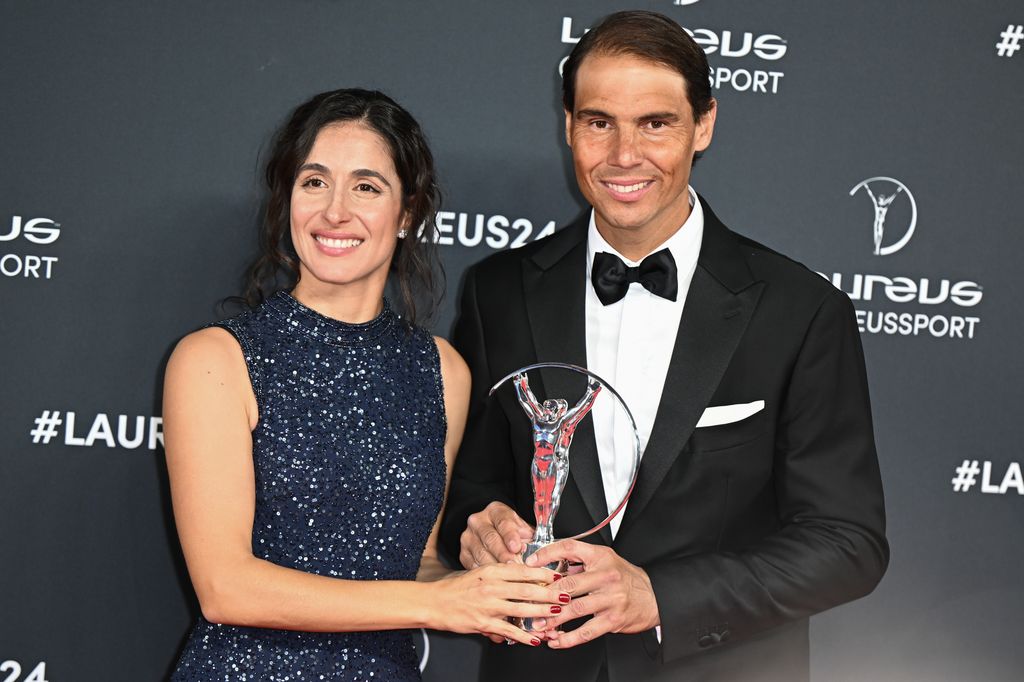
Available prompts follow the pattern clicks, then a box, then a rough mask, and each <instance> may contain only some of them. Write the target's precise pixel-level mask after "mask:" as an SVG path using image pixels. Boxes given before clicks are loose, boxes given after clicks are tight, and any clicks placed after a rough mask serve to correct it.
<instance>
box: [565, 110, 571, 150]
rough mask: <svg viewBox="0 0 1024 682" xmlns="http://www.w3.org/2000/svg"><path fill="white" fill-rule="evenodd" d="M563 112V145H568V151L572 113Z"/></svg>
mask: <svg viewBox="0 0 1024 682" xmlns="http://www.w3.org/2000/svg"><path fill="white" fill-rule="evenodd" d="M563 111H565V143H566V144H567V145H569V149H572V112H571V111H569V110H568V109H564V110H563Z"/></svg>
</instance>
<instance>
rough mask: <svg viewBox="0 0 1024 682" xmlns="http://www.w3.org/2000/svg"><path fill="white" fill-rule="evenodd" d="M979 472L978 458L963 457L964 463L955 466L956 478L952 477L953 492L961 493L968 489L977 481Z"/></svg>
mask: <svg viewBox="0 0 1024 682" xmlns="http://www.w3.org/2000/svg"><path fill="white" fill-rule="evenodd" d="M980 473H981V467H979V466H978V460H976V459H965V460H964V463H963V464H961V465H960V466H958V467H957V468H956V478H954V479H953V492H956V493H963V492H967V491H968V490H970V489H971V487H972V486H973V485H974V484H975V483H976V482H977V478H978V474H980Z"/></svg>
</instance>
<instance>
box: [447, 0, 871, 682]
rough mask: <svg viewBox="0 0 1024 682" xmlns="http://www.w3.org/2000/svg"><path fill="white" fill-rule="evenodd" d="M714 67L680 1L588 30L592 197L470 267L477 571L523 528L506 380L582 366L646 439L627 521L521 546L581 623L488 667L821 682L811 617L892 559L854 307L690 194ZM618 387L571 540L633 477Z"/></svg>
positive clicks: (586, 472)
mask: <svg viewBox="0 0 1024 682" xmlns="http://www.w3.org/2000/svg"><path fill="white" fill-rule="evenodd" d="M708 73H709V70H708V65H707V61H706V58H705V56H704V53H703V52H702V51H701V50H700V48H699V47H698V46H697V45H696V43H694V41H693V40H692V39H690V37H689V36H688V35H687V34H686V33H685V32H684V31H683V30H681V29H680V28H679V27H678V26H677V25H676V24H674V23H673V22H671V21H670V20H668V19H667V18H665V17H662V16H660V15H657V14H653V13H649V12H621V13H617V14H613V15H611V16H610V17H608V18H606V19H605V20H604V21H603V22H602V23H601V24H600V25H598V26H596V27H594V28H593V29H592V30H591V31H590V32H589V33H587V34H586V35H585V36H584V37H583V38H582V39H581V40H580V42H579V43H578V44H577V46H576V48H575V49H574V50H573V53H572V54H571V55H570V57H569V59H568V60H567V61H566V64H565V68H564V73H563V101H564V105H565V122H566V125H565V133H566V140H567V142H568V144H569V147H570V148H571V150H572V156H573V163H574V166H575V171H576V177H577V181H578V182H579V185H580V189H581V191H582V192H583V195H584V196H585V197H586V198H587V200H588V202H589V203H590V204H591V206H593V212H592V213H589V214H587V215H584V216H583V217H582V218H581V219H580V220H578V221H577V222H576V223H574V224H572V225H569V226H568V227H566V228H565V229H564V230H561V231H559V232H558V233H556V234H555V235H553V236H551V237H549V238H547V239H545V240H542V241H539V242H537V243H535V244H532V245H530V246H528V247H524V248H522V249H519V250H516V251H510V252H503V253H499V254H495V255H494V256H492V257H490V258H488V259H487V260H485V261H484V262H483V263H481V264H479V265H478V266H476V267H474V268H471V269H470V270H469V271H468V272H467V275H466V280H465V289H464V293H463V297H462V303H461V311H460V317H459V320H458V323H457V325H456V329H455V335H454V340H455V345H456V347H457V348H458V349H459V351H460V352H461V353H462V354H463V355H464V357H465V358H466V361H467V362H468V363H469V366H470V369H471V371H472V373H473V394H472V399H471V406H470V416H469V424H468V428H467V432H466V436H465V439H464V441H463V446H462V450H461V454H460V457H459V459H458V462H457V464H456V468H455V472H454V478H453V482H452V490H451V493H450V499H449V504H448V509H447V512H446V517H445V521H444V524H443V528H442V539H443V541H444V542H445V543H446V545H447V547H448V548H449V551H452V552H453V553H458V555H459V557H460V560H461V561H462V563H463V564H464V565H466V566H467V567H468V566H473V565H476V564H482V563H487V562H491V561H508V560H511V559H514V558H515V557H516V556H517V554H518V552H520V551H521V550H522V548H523V546H524V544H525V541H526V540H528V539H529V538H530V529H529V525H528V524H527V521H529V522H531V523H532V521H533V519H532V518H531V516H532V512H531V509H532V495H531V489H530V479H529V466H530V461H531V455H532V452H531V441H530V438H529V435H528V434H529V424H528V422H527V421H526V419H525V416H524V415H523V413H522V410H521V409H520V407H519V405H518V404H516V402H515V398H514V396H512V395H509V393H510V392H508V391H502V392H499V394H497V395H495V396H494V397H493V398H491V399H488V397H487V390H488V388H489V387H490V386H491V385H492V384H493V383H494V382H495V381H496V380H498V379H500V378H501V377H503V376H505V375H506V374H507V373H509V372H511V371H513V370H515V369H517V368H519V367H522V366H525V365H528V364H531V363H534V362H544V361H550V362H568V363H573V364H578V365H584V366H587V367H588V368H589V369H591V370H592V371H594V372H595V373H596V374H598V375H599V376H602V377H604V378H605V379H607V380H609V382H610V383H612V384H613V385H614V386H615V387H616V388H617V389H618V390H619V392H620V393H622V394H623V396H624V398H625V400H626V402H627V403H628V404H629V405H630V407H631V409H632V410H633V412H634V413H635V416H636V419H637V424H638V430H639V432H640V437H641V444H642V446H643V458H642V463H641V467H640V472H639V476H638V479H637V483H636V488H635V489H634V491H633V494H632V496H631V497H630V499H629V502H628V504H627V506H626V510H625V512H624V516H623V518H622V519H621V523H613V524H612V525H611V527H610V528H604V529H602V530H601V531H600V533H599V534H596V535H593V536H591V537H589V538H587V542H578V541H569V542H562V543H556V544H555V545H551V546H549V547H548V548H545V549H543V550H541V551H540V552H538V553H537V554H536V555H535V556H534V557H533V558H531V559H530V560H529V561H530V562H542V563H543V562H548V561H554V560H556V559H568V560H570V561H573V562H578V563H582V564H583V567H584V570H583V572H582V573H578V574H575V575H570V576H567V577H566V578H563V579H562V580H561V581H559V582H558V583H556V584H555V586H554V588H553V589H558V590H560V591H563V592H565V593H567V594H569V595H570V596H571V598H572V600H571V602H569V603H568V604H567V605H566V606H565V607H564V608H563V609H562V612H561V613H560V614H558V615H553V616H552V617H551V618H550V619H547V623H546V627H549V628H554V627H557V626H560V625H562V624H563V623H568V625H567V626H566V627H565V631H564V632H562V633H561V634H558V635H554V636H553V638H552V639H550V640H549V641H546V642H545V643H544V645H543V646H540V647H536V648H533V649H530V648H524V647H499V646H489V647H486V650H485V652H484V655H483V661H482V670H481V679H482V680H487V682H494V681H500V680H522V679H526V676H529V678H530V679H532V678H535V677H542V678H544V679H557V680H559V681H560V682H575V681H577V680H579V681H580V682H583V681H586V682H593V681H594V680H611V681H613V682H614V681H620V680H621V681H628V682H633V681H635V680H723V681H724V680H729V681H736V680H779V681H783V680H784V681H785V682H794V681H796V680H806V679H808V658H809V656H808V620H807V619H808V617H809V616H810V615H811V614H814V613H817V612H820V611H822V610H824V609H827V608H830V607H832V606H835V605H837V604H840V603H843V602H845V601H849V600H851V599H856V598H858V597H860V596H863V595H864V594H867V593H868V592H870V591H871V590H872V589H873V588H874V586H875V585H876V584H877V582H878V580H879V579H880V578H881V576H882V574H883V572H884V571H885V568H886V565H887V562H888V546H887V544H886V541H885V536H884V526H885V520H884V510H883V503H882V491H881V483H880V479H879V471H878V462H877V457H876V454H875V448H874V440H873V435H872V426H871V411H870V406H869V403H868V390H867V384H866V375H865V370H864V363H863V354H862V350H861V346H860V339H859V335H858V332H857V325H856V321H855V318H854V314H853V308H852V305H851V303H850V301H849V299H848V298H847V297H846V296H845V295H844V294H842V293H841V292H840V291H839V290H837V289H835V288H833V287H832V286H831V285H830V284H829V283H828V282H827V281H825V280H824V279H822V278H821V277H819V276H817V275H815V274H813V273H812V272H810V271H809V270H807V269H806V268H804V267H803V266H801V265H799V264H797V263H794V262H793V261H790V260H788V259H787V258H785V257H783V256H780V255H779V254H777V253H774V252H772V251H771V250H769V249H767V248H766V247H764V246H761V245H760V244H757V243H754V242H752V241H750V240H748V239H745V238H743V237H740V236H738V235H736V234H734V233H732V232H730V231H729V230H727V229H726V228H725V227H724V226H723V225H722V224H721V222H719V220H718V218H716V217H715V215H714V213H712V212H711V209H710V208H709V207H708V205H707V204H706V203H704V202H703V200H701V199H699V198H698V197H697V196H696V194H695V193H694V192H693V191H692V190H691V189H690V188H689V176H690V169H691V166H692V164H693V161H694V158H695V156H696V155H698V154H699V153H700V152H702V151H703V150H704V149H706V148H707V146H708V145H709V144H710V142H711V137H712V133H713V130H714V124H715V114H716V106H717V105H716V102H715V100H714V99H713V98H712V96H711V91H710V84H709V80H708ZM627 266H628V267H627ZM630 268H632V269H630ZM542 378H543V386H542V387H540V386H539V385H538V390H537V393H538V395H541V396H546V397H549V398H565V399H568V400H570V401H572V400H575V396H578V395H580V394H581V393H582V387H581V385H580V384H579V383H578V382H577V383H574V378H573V377H572V376H571V375H570V374H569V373H566V372H562V373H556V372H550V373H547V374H544V375H542ZM605 402H606V405H605V407H604V408H603V409H604V411H603V412H602V411H601V409H600V408H601V405H602V403H601V401H598V403H597V404H596V405H595V407H594V410H593V419H589V420H584V422H582V423H581V425H580V427H579V429H578V431H577V433H576V440H575V442H574V443H573V448H572V452H571V455H570V473H569V479H570V480H569V483H568V484H567V485H566V487H565V491H564V494H563V497H562V503H561V510H560V512H559V515H558V517H557V518H556V522H555V534H556V536H557V537H567V536H570V535H573V534H575V533H579V532H582V531H584V530H586V529H587V528H589V527H592V526H593V525H594V524H595V523H597V522H599V521H600V520H602V519H603V518H604V516H605V515H606V514H607V510H608V509H610V508H612V507H613V506H614V505H615V504H616V502H617V500H618V499H620V498H621V496H622V494H623V493H624V491H625V490H626V489H628V486H629V467H628V464H629V457H630V454H631V453H630V450H629V447H628V442H626V443H625V444H623V439H622V438H621V437H620V436H618V435H616V433H615V432H614V429H613V428H612V425H613V424H614V422H615V418H614V414H613V412H614V411H613V409H612V406H611V405H610V404H608V403H607V401H605ZM625 441H628V438H626V439H625ZM524 519H525V520H524ZM580 619H584V620H582V625H578V624H579V622H580ZM570 621H575V622H570ZM574 625H578V627H577V628H576V629H572V627H573V626H574Z"/></svg>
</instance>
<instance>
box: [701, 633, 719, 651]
mask: <svg viewBox="0 0 1024 682" xmlns="http://www.w3.org/2000/svg"><path fill="white" fill-rule="evenodd" d="M714 643H715V640H714V639H712V638H711V635H701V636H700V638H699V639H698V640H697V646H699V647H701V648H702V649H706V648H707V647H709V646H711V645H712V644H714Z"/></svg>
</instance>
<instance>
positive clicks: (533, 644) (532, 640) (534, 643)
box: [530, 637, 540, 646]
mask: <svg viewBox="0 0 1024 682" xmlns="http://www.w3.org/2000/svg"><path fill="white" fill-rule="evenodd" d="M530 645H531V646H540V640H539V639H537V638H536V637H534V638H533V639H531V640H530Z"/></svg>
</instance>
